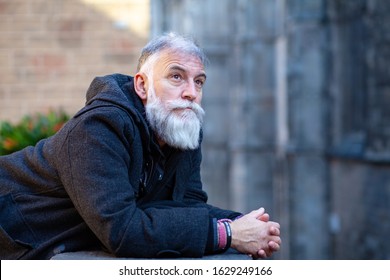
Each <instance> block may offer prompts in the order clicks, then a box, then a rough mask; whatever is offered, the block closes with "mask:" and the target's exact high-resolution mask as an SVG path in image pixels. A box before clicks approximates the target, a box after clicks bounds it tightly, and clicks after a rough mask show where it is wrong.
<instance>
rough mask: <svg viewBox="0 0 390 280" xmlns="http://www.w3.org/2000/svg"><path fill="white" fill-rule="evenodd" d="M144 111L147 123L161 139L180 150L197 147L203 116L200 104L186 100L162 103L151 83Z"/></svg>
mask: <svg viewBox="0 0 390 280" xmlns="http://www.w3.org/2000/svg"><path fill="white" fill-rule="evenodd" d="M187 108H191V110H189V109H187ZM145 111H146V119H147V120H148V122H149V125H150V126H151V128H152V130H153V131H154V133H156V136H157V137H158V138H159V139H160V140H161V141H163V142H165V143H166V144H168V145H169V146H171V147H175V148H179V149H182V150H186V149H196V148H198V146H199V133H200V129H201V127H202V123H203V116H204V110H203V109H202V107H201V106H200V105H198V104H197V103H194V102H191V101H188V100H172V101H166V102H165V103H164V102H162V101H161V99H160V98H158V97H157V96H156V93H155V91H154V88H153V86H152V85H151V87H150V89H149V91H148V100H147V103H146V105H145Z"/></svg>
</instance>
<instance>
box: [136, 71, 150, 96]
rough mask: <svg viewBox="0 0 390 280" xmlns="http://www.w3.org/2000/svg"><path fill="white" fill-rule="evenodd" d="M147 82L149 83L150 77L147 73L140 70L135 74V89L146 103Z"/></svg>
mask: <svg viewBox="0 0 390 280" xmlns="http://www.w3.org/2000/svg"><path fill="white" fill-rule="evenodd" d="M147 84H148V77H147V76H146V75H145V73H142V72H138V73H137V74H135V76H134V89H135V92H136V93H137V95H138V96H139V98H141V100H142V101H143V102H144V103H145V102H146V99H147V92H148V89H147Z"/></svg>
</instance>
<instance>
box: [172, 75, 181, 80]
mask: <svg viewBox="0 0 390 280" xmlns="http://www.w3.org/2000/svg"><path fill="white" fill-rule="evenodd" d="M172 78H173V79H174V80H180V79H181V76H180V75H179V74H174V75H172Z"/></svg>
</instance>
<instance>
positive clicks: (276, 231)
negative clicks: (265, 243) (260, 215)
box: [269, 226, 280, 236]
mask: <svg viewBox="0 0 390 280" xmlns="http://www.w3.org/2000/svg"><path fill="white" fill-rule="evenodd" d="M269 234H271V235H277V236H279V235H280V230H279V229H278V228H277V227H274V226H272V227H270V228H269Z"/></svg>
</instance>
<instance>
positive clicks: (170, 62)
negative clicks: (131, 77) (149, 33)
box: [146, 51, 206, 149]
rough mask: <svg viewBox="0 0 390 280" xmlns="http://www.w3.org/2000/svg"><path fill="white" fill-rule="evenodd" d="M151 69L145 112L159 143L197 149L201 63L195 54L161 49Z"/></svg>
mask: <svg viewBox="0 0 390 280" xmlns="http://www.w3.org/2000/svg"><path fill="white" fill-rule="evenodd" d="M152 71H153V75H152V77H150V78H151V81H150V82H149V88H148V89H147V95H148V96H147V102H146V114H147V119H148V121H149V123H150V125H151V127H152V129H153V130H154V131H155V133H156V135H157V137H158V139H159V141H160V144H165V143H167V144H169V145H171V146H173V147H177V148H180V149H194V148H197V147H198V142H199V132H200V128H201V125H202V121H203V115H204V111H203V109H202V108H201V107H200V103H201V100H202V87H203V84H204V82H205V80H206V75H205V71H204V67H203V64H202V63H201V61H200V60H199V59H198V58H197V57H195V56H191V55H188V54H184V53H173V52H169V51H165V52H163V53H161V54H160V56H159V57H158V59H157V61H156V62H155V64H154V66H153V70H152Z"/></svg>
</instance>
